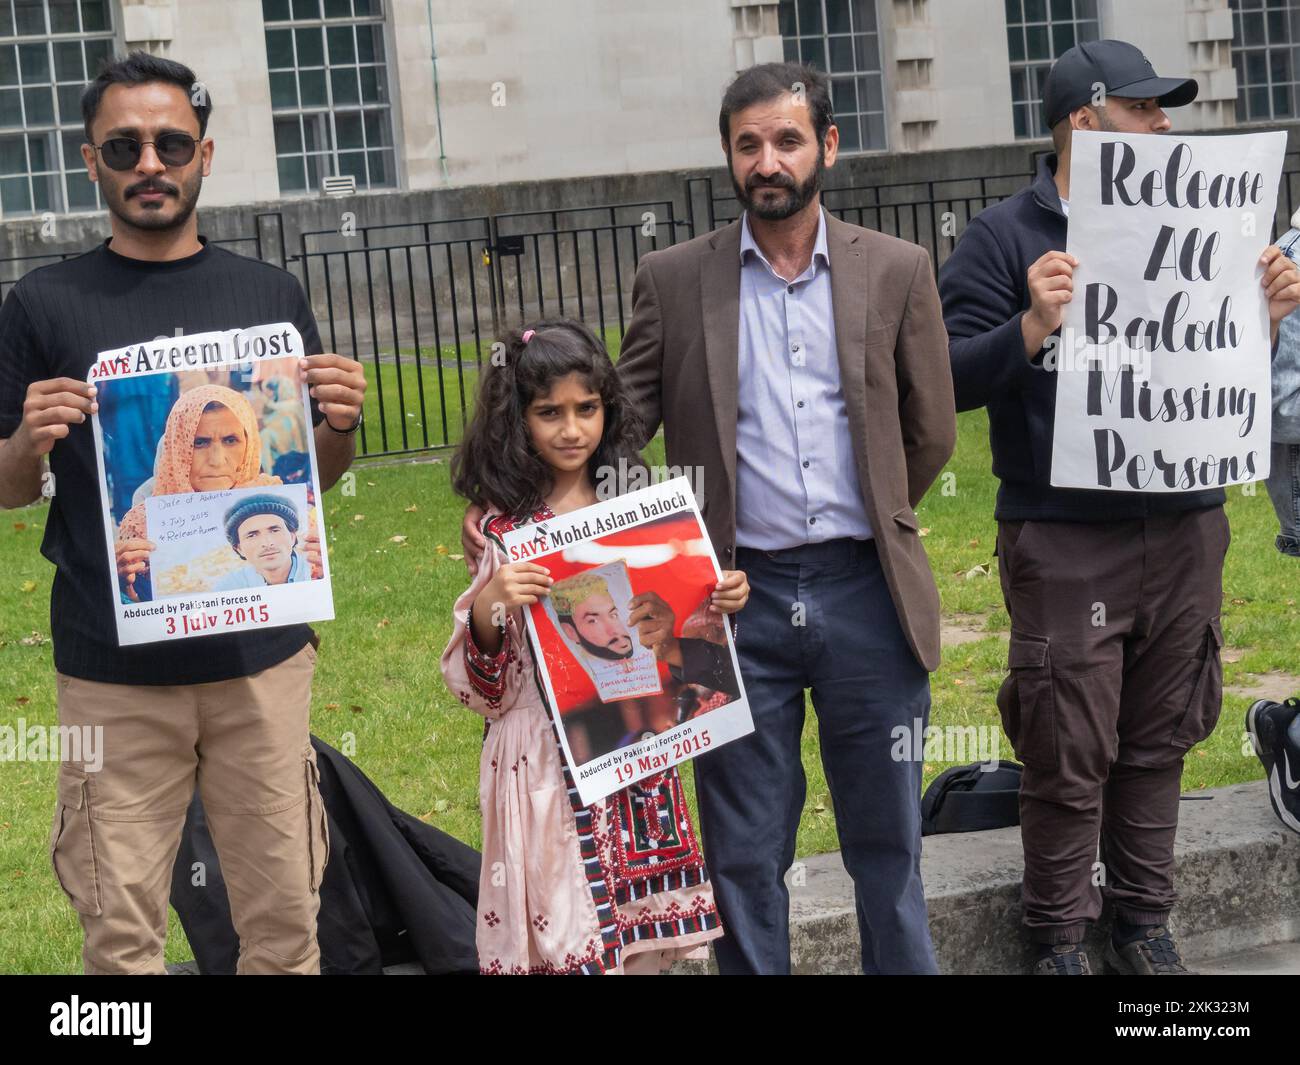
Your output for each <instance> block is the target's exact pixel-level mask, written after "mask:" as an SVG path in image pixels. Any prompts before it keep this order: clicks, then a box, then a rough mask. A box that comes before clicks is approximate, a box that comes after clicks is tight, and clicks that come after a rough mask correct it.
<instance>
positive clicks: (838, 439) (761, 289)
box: [736, 211, 871, 551]
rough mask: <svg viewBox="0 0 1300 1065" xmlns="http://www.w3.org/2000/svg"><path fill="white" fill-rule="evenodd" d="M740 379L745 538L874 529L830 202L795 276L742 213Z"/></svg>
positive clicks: (740, 509)
mask: <svg viewBox="0 0 1300 1065" xmlns="http://www.w3.org/2000/svg"><path fill="white" fill-rule="evenodd" d="M739 383H740V393H739V396H738V402H737V418H736V543H737V544H738V545H739V546H741V547H751V548H757V549H760V550H764V551H776V550H780V549H782V548H787V547H796V546H798V545H800V544H808V543H820V542H822V541H823V540H834V539H838V538H840V537H853V538H855V539H860V540H864V539H867V538H869V537H870V536H871V521H870V519H868V517H867V512H866V508H865V507H864V506H863V503H862V489H861V486H860V484H859V482H858V469H857V463H856V461H855V458H854V455H853V441H852V438H851V436H850V433H849V417H848V410H847V408H846V406H845V403H844V390H843V389H842V388H841V387H840V365H839V359H838V353H837V351H836V348H835V314H834V310H833V307H832V304H831V263H830V255H829V254H828V253H827V250H826V214H825V212H824V211H823V212H822V215H821V220H820V222H819V223H818V226H817V243H816V245H815V247H814V249H813V257H812V262H811V263H809V265H808V268H807V269H806V270H805V271H804V272H803V273H802V274H800V275H799V276H798V277H796V278H795V279H794V280H793V281H791V282H786V281H784V280H783V279H782V278H781V277H779V276H778V275H777V273H776V272H775V271H774V270H773V269H772V266H771V264H770V263H769V262H768V261H767V258H766V257H765V256H764V255H763V252H762V251H761V250H760V249H759V247H758V245H757V244H756V243H755V242H754V238H753V236H752V235H751V234H750V231H749V216H748V214H746V215H745V216H744V217H743V219H742V221H741V229H740V351H739Z"/></svg>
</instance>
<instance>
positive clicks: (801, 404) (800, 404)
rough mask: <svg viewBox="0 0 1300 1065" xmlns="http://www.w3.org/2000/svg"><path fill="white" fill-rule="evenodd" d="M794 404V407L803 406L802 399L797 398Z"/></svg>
mask: <svg viewBox="0 0 1300 1065" xmlns="http://www.w3.org/2000/svg"><path fill="white" fill-rule="evenodd" d="M795 406H796V407H802V406H803V400H802V399H801V400H799V402H798V403H796V404H795Z"/></svg>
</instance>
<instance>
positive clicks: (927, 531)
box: [917, 526, 930, 536]
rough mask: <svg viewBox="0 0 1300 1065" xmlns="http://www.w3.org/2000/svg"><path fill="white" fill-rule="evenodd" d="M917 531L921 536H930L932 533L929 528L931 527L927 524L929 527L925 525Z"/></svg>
mask: <svg viewBox="0 0 1300 1065" xmlns="http://www.w3.org/2000/svg"><path fill="white" fill-rule="evenodd" d="M917 533H918V535H920V536H929V535H930V529H929V527H928V526H927V527H924V528H921V529H919V530H917Z"/></svg>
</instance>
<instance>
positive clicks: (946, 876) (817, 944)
mask: <svg viewBox="0 0 1300 1065" xmlns="http://www.w3.org/2000/svg"><path fill="white" fill-rule="evenodd" d="M1266 788H1267V786H1266V784H1265V782H1264V781H1258V782H1254V783H1250V784H1238V785H1234V786H1233V787H1228V788H1218V789H1214V790H1207V791H1202V792H1197V793H1195V796H1194V797H1184V800H1183V802H1182V804H1181V810H1180V816H1179V823H1178V838H1177V842H1176V844H1175V852H1174V853H1175V860H1176V873H1175V876H1176V883H1177V887H1178V894H1179V900H1180V901H1179V903H1178V905H1177V907H1176V908H1175V910H1174V914H1173V917H1172V919H1171V921H1170V926H1171V928H1172V929H1173V930H1174V933H1175V935H1176V936H1177V937H1178V939H1179V946H1180V949H1181V950H1182V953H1183V957H1184V958H1185V959H1186V960H1187V961H1188V962H1189V967H1191V968H1195V965H1196V963H1197V961H1198V960H1200V959H1208V958H1215V957H1220V956H1223V955H1229V954H1234V953H1239V952H1242V951H1247V950H1251V949H1253V948H1257V947H1264V946H1268V945H1270V944H1275V943H1282V942H1288V941H1291V940H1295V939H1300V905H1297V902H1298V901H1300V837H1297V836H1296V835H1295V834H1294V833H1292V832H1289V831H1288V830H1287V829H1285V828H1284V827H1283V826H1282V825H1281V824H1280V823H1279V822H1278V820H1277V818H1276V817H1274V815H1273V810H1272V807H1271V806H1270V805H1269V801H1268V793H1267V790H1266ZM1023 870H1024V860H1023V854H1022V851H1021V846H1020V829H1019V828H1004V829H997V830H995V831H992V832H966V833H958V834H952V835H942V836H927V837H926V840H925V847H924V851H923V855H922V859H921V873H922V876H923V878H924V880H925V888H926V899H927V903H928V906H929V911H930V929H931V932H932V934H933V936H934V945H935V951H936V953H937V954H938V958H939V967H940V969H941V970H942V971H943V972H944V973H1022V972H1024V971H1025V969H1026V968H1027V967H1028V961H1029V950H1030V946H1029V942H1028V940H1027V939H1026V938H1025V936H1024V934H1023V933H1022V931H1021V928H1020V878H1021V874H1022V872H1023ZM786 879H787V883H789V884H790V920H791V930H790V938H791V958H792V966H793V969H794V971H795V972H797V973H856V972H858V971H859V961H858V959H859V949H860V947H859V940H858V925H857V917H856V914H855V911H854V906H853V884H852V881H851V880H850V879H849V875H848V873H847V872H845V870H844V865H843V863H842V862H841V860H840V856H839V854H838V852H837V853H833V854H821V855H817V856H816V857H813V858H808V859H805V860H803V861H802V862H800V863H796V865H795V867H794V868H793V869H792V870H791V872H790V874H789V875H788V876H787V878H786ZM1108 928H1109V914H1108V913H1103V914H1102V919H1101V921H1100V922H1099V923H1098V926H1097V928H1096V930H1095V941H1094V946H1097V947H1100V944H1101V940H1102V937H1103V936H1104V935H1105V934H1106V933H1107V931H1108ZM1093 957H1094V958H1095V959H1097V960H1100V958H1101V954H1100V951H1099V950H1097V951H1095V952H1094V953H1093ZM706 971H708V967H706V966H704V965H703V964H697V965H681V966H677V967H676V968H675V969H674V972H681V973H701V972H706Z"/></svg>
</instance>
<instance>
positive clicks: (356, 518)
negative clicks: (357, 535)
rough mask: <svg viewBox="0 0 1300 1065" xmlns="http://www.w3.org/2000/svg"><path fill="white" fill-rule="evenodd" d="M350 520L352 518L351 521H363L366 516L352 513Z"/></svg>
mask: <svg viewBox="0 0 1300 1065" xmlns="http://www.w3.org/2000/svg"><path fill="white" fill-rule="evenodd" d="M352 520H353V521H365V520H366V516H365V515H364V514H353V515H352Z"/></svg>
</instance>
